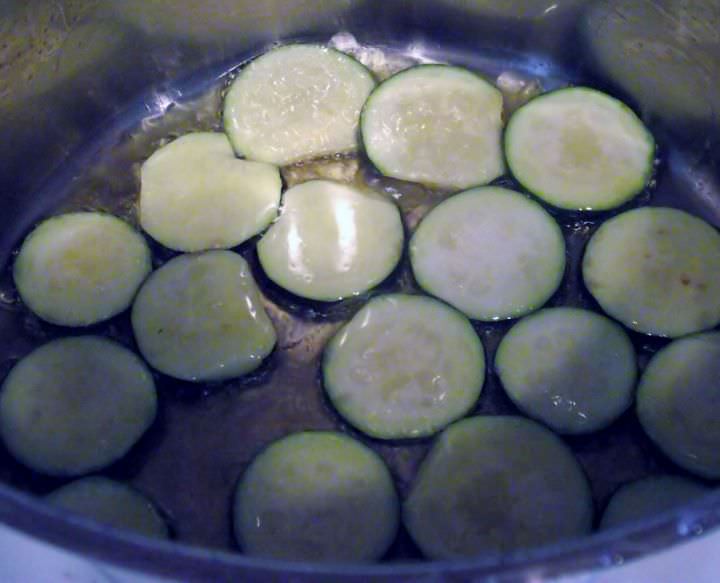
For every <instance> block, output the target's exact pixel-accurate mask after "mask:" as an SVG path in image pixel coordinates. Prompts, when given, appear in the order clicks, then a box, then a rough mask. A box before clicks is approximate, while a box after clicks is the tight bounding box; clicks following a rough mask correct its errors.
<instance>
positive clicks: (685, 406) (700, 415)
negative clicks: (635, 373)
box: [637, 332, 720, 479]
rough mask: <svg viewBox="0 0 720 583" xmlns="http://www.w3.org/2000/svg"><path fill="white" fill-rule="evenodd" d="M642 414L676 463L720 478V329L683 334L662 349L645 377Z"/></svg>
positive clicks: (640, 390)
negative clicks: (719, 421)
mask: <svg viewBox="0 0 720 583" xmlns="http://www.w3.org/2000/svg"><path fill="white" fill-rule="evenodd" d="M637 414H638V417H639V419H640V424H641V425H642V427H643V429H644V430H645V432H646V433H647V434H648V435H649V436H650V438H651V439H652V440H653V441H654V442H655V443H656V445H657V446H658V447H659V448H660V449H661V450H662V451H663V452H664V453H665V454H666V455H667V456H668V457H669V458H670V459H671V460H673V461H674V462H675V463H676V464H678V465H679V466H682V467H683V468H685V469H686V470H688V471H690V472H693V473H695V474H698V475H700V476H703V477H706V478H711V479H717V478H720V425H719V424H718V423H717V419H718V417H719V416H720V333H717V332H712V333H706V334H698V335H696V336H689V337H687V338H681V339H680V340H675V341H674V342H671V343H670V344H669V345H668V346H666V347H665V348H663V349H662V350H661V351H660V352H658V353H657V354H656V355H655V356H654V357H653V358H652V359H651V360H650V363H649V364H648V366H647V368H646V369H645V372H644V373H643V376H642V378H641V379H640V384H639V386H638V394H637Z"/></svg>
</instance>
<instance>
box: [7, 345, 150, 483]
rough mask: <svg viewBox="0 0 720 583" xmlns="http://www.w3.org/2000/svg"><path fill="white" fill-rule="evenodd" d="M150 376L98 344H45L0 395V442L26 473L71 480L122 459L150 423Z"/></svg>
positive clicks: (131, 358) (115, 349) (130, 357)
mask: <svg viewBox="0 0 720 583" xmlns="http://www.w3.org/2000/svg"><path fill="white" fill-rule="evenodd" d="M156 409H157V395H156V392H155V383H154V381H153V378H152V374H151V373H150V371H149V370H148V368H147V367H146V366H145V364H144V363H143V362H142V361H141V360H140V359H139V358H138V357H137V356H135V354H133V353H132V352H130V351H129V350H128V349H126V348H124V347H122V346H120V345H119V344H116V343H115V342H111V341H109V340H106V339H104V338H100V337H98V336H77V337H71V338H62V339H60V340H53V341H52V342H49V343H48V344H45V345H43V346H41V347H40V348H37V349H36V350H34V351H33V352H31V353H30V354H29V355H28V356H26V357H25V358H23V359H22V360H21V361H20V362H18V364H16V365H15V367H14V368H13V369H12V370H11V371H10V374H9V375H8V377H7V379H6V380H5V382H4V384H3V387H2V392H0V435H2V439H3V441H4V442H5V445H6V446H7V448H8V450H9V451H10V453H11V454H13V456H14V457H16V458H17V459H18V460H19V461H20V462H21V463H23V464H25V465H26V466H28V467H30V468H32V469H34V470H36V471H38V472H41V473H44V474H50V475H56V476H76V475H80V474H85V473H87V472H90V471H93V470H98V469H100V468H103V467H105V466H108V465H110V464H111V463H113V462H115V461H116V460H118V459H120V458H121V457H122V456H124V455H125V454H126V453H127V451H128V450H129V449H130V448H131V447H132V446H133V445H134V444H135V443H136V442H137V441H138V440H139V439H140V437H141V436H142V435H143V433H145V430H146V429H147V428H148V427H150V425H151V424H152V422H153V420H154V419H155V412H156Z"/></svg>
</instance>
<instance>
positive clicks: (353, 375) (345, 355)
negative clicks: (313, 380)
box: [322, 294, 485, 439]
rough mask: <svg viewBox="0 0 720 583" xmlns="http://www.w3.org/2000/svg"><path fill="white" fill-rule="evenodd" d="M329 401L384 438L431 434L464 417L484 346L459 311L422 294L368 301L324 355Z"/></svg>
mask: <svg viewBox="0 0 720 583" xmlns="http://www.w3.org/2000/svg"><path fill="white" fill-rule="evenodd" d="M322 372H323V380H324V383H325V389H326V391H327V395H328V397H329V398H330V401H331V402H332V404H333V405H334V406H335V408H336V409H337V411H338V412H339V413H340V415H342V416H343V417H344V418H345V419H347V420H348V421H349V422H350V423H352V424H353V425H354V426H355V427H357V428H358V429H360V430H361V431H363V432H364V433H367V434H368V435H371V436H373V437H376V438H380V439H402V438H415V437H422V436H426V435H432V434H433V433H435V432H437V431H439V430H440V429H442V428H443V427H444V426H445V425H447V424H448V423H450V422H451V421H454V420H455V419H458V418H459V417H462V416H463V415H465V414H466V413H467V412H468V411H469V410H470V408H471V407H472V406H473V405H474V403H475V402H476V401H477V399H478V397H479V396H480V391H481V390H482V385H483V381H484V379H485V355H484V352H483V346H482V343H481V342H480V338H478V336H477V334H475V331H474V330H473V327H472V326H471V325H470V322H469V321H468V320H467V319H466V318H465V317H464V316H463V315H462V314H460V313H459V312H456V311H455V310H453V309H452V308H450V307H448V306H446V305H445V304H443V303H441V302H438V301H436V300H433V299H430V298H426V297H423V296H411V295H405V294H391V295H385V296H380V297H377V298H374V299H372V300H371V301H370V302H368V303H367V304H366V305H365V306H364V307H363V308H362V309H361V310H360V311H359V312H358V313H357V314H356V315H355V316H354V317H353V318H352V320H350V322H348V323H347V324H346V325H345V326H344V327H343V328H342V329H341V330H340V331H338V333H337V334H336V335H335V336H334V337H333V338H332V340H331V341H330V342H329V344H328V345H327V347H326V349H325V354H324V358H323V364H322Z"/></svg>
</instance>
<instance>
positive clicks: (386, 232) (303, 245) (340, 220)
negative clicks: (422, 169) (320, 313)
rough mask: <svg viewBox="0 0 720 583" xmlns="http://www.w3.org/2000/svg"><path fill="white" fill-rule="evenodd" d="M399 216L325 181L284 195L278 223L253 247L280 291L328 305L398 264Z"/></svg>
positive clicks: (376, 200) (369, 196)
mask: <svg viewBox="0 0 720 583" xmlns="http://www.w3.org/2000/svg"><path fill="white" fill-rule="evenodd" d="M403 239H404V234H403V225H402V219H401V218H400V211H399V210H398V208H397V206H396V205H395V204H394V203H393V202H392V201H390V200H388V199H387V198H385V197H383V196H381V195H380V194H377V193H375V192H372V191H371V190H368V189H360V188H357V187H354V186H350V185H347V184H342V183H339V182H333V181H330V180H311V181H310V182H304V183H303V184H299V185H298V186H294V187H293V188H291V189H289V190H288V191H287V192H286V193H285V199H284V203H283V209H282V212H281V214H280V218H279V219H278V220H277V221H276V222H275V224H273V226H272V227H271V228H270V229H269V230H268V232H267V233H266V234H265V235H264V236H263V238H262V239H261V240H260V242H259V243H258V246H257V250H258V257H259V259H260V263H261V264H262V267H263V269H264V271H265V273H266V274H267V276H268V277H269V278H270V279H271V280H273V281H274V282H275V283H276V284H278V285H279V286H280V287H283V288H285V289H286V290H288V291H290V292H292V293H294V294H296V295H298V296H301V297H304V298H308V299H312V300H320V301H326V302H332V301H336V300H339V299H342V298H344V297H347V296H353V295H357V294H360V293H362V292H364V291H367V290H369V289H370V288H372V287H374V286H375V285H377V284H378V283H380V282H381V281H383V280H384V279H385V278H386V277H387V276H388V275H390V273H391V272H392V271H393V269H395V266H396V265H397V264H398V261H400V257H401V256H402V249H403Z"/></svg>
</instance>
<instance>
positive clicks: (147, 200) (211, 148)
mask: <svg viewBox="0 0 720 583" xmlns="http://www.w3.org/2000/svg"><path fill="white" fill-rule="evenodd" d="M140 176H141V187H140V224H141V225H142V228H143V229H144V230H145V231H146V232H147V233H148V234H149V235H150V236H151V237H152V238H153V239H155V240H156V241H158V242H159V243H162V244H163V245H165V247H169V248H170V249H175V250H177V251H205V250H207V249H227V248H229V247H235V246H236V245H239V244H240V243H243V242H244V241H247V240H248V239H249V238H250V237H252V236H254V235H257V234H258V233H259V232H260V231H262V230H263V229H265V227H267V226H268V225H269V224H270V222H271V221H272V220H273V219H274V218H275V217H276V216H277V211H278V207H279V205H280V191H281V189H282V180H281V179H280V171H279V170H278V169H277V168H276V167H275V166H272V165H270V164H264V163H261V162H249V161H248V160H239V159H238V158H236V157H235V153H234V152H233V149H232V146H230V142H229V141H228V139H227V137H226V136H225V135H224V134H214V133H205V132H198V133H194V134H187V135H185V136H182V137H181V138H178V139H177V140H175V141H173V142H170V143H169V144H167V145H166V146H163V147H162V148H160V149H159V150H157V151H156V152H155V153H154V154H153V155H152V156H150V158H148V159H147V160H146V161H145V163H144V164H143V165H142V169H141V175H140Z"/></svg>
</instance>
